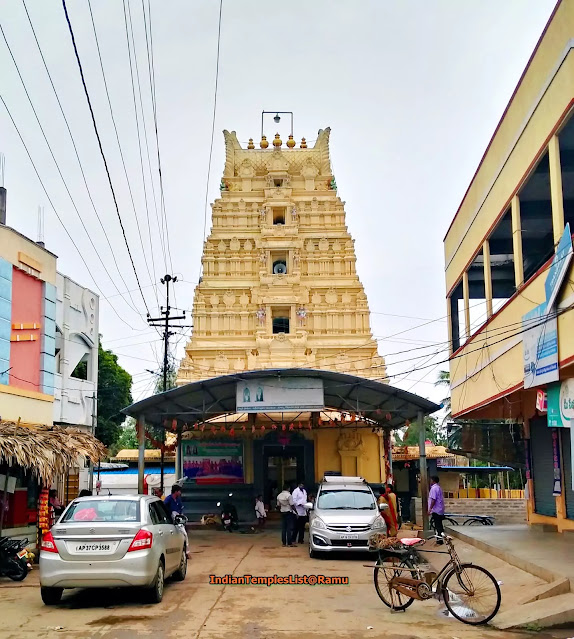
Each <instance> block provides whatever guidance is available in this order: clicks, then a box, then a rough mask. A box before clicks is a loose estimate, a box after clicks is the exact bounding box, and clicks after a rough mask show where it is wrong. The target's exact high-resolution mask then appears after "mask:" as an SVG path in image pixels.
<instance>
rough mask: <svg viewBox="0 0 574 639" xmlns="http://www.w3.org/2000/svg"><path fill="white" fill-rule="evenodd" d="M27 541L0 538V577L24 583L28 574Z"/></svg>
mask: <svg viewBox="0 0 574 639" xmlns="http://www.w3.org/2000/svg"><path fill="white" fill-rule="evenodd" d="M27 544H28V540H27V539H11V538H9V537H2V538H0V575H1V576H4V577H9V578H10V579H12V581H23V580H24V579H26V576H27V574H28V568H29V564H28V550H27V549H26V546H27Z"/></svg>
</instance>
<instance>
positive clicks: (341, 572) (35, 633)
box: [0, 530, 574, 639]
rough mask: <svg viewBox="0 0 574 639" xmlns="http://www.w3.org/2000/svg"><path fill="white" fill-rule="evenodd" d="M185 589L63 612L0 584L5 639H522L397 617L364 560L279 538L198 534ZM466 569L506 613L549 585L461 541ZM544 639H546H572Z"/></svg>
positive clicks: (432, 611)
mask: <svg viewBox="0 0 574 639" xmlns="http://www.w3.org/2000/svg"><path fill="white" fill-rule="evenodd" d="M190 541H191V548H192V560H191V563H190V570H189V572H188V575H187V579H186V580H185V581H184V582H181V583H169V584H168V585H167V586H166V591H165V597H164V600H163V602H162V603H161V604H159V605H157V606H154V605H148V604H145V605H144V604H141V603H140V599H141V593H139V592H137V591H123V590H115V591H113V590H109V591H93V590H92V591H90V590H84V591H80V590H78V591H69V592H66V593H65V595H64V598H63V600H62V604H61V605H59V606H55V607H46V606H44V605H43V604H42V602H41V600H40V593H39V588H38V571H37V570H34V571H33V572H32V573H31V574H30V575H29V577H28V578H27V579H26V580H25V581H24V582H22V583H21V584H15V583H12V582H8V581H6V580H4V579H1V580H0V638H1V639H26V638H29V637H35V638H36V639H44V638H46V637H50V638H53V637H56V636H58V635H61V636H65V637H68V638H74V639H75V638H78V639H79V638H81V639H92V638H93V639H96V638H98V639H100V638H101V639H132V638H136V637H153V638H154V639H160V638H162V637H178V638H179V637H186V639H187V638H189V639H221V638H223V637H226V638H229V637H233V638H235V637H239V638H241V639H271V638H272V637H273V638H275V637H279V638H280V639H323V638H325V639H326V638H327V637H328V638H329V639H333V638H342V639H351V638H352V639H366V638H369V639H383V638H385V639H399V638H400V639H411V638H412V639H423V638H424V639H439V638H440V639H454V638H457V639H479V638H482V637H488V638H491V639H502V638H505V639H506V638H508V639H518V638H519V637H521V638H523V637H524V634H523V633H520V634H518V633H512V632H503V631H498V630H495V629H493V628H487V627H478V628H472V627H471V626H465V625H464V624H462V623H460V622H458V621H456V620H455V619H448V618H446V617H445V616H444V614H443V613H441V612H440V607H439V604H438V603H437V602H436V601H434V600H431V601H427V602H414V604H413V605H412V606H411V607H410V608H409V609H408V611H407V612H406V613H399V614H391V613H390V611H389V610H388V609H387V608H386V607H385V606H384V605H383V604H382V602H381V601H380V600H379V598H378V597H377V595H376V592H375V589H374V586H373V571H372V570H371V569H370V568H365V567H363V564H365V563H370V561H371V560H369V559H368V558H365V557H353V558H348V557H347V558H345V557H342V556H338V557H329V558H327V559H309V556H308V552H307V546H298V547H296V548H282V547H281V546H280V544H279V532H278V531H271V530H270V531H267V532H265V533H263V534H259V535H241V534H229V533H223V532H214V531H206V530H204V531H191V532H190ZM456 546H457V549H458V552H459V554H460V555H461V558H462V560H463V561H471V560H472V561H474V562H476V563H478V564H481V565H483V566H485V567H486V568H488V569H489V570H490V571H492V573H493V574H494V575H495V576H496V578H497V579H499V580H500V581H501V582H502V585H501V590H502V596H503V599H502V608H501V610H502V611H505V610H509V609H512V608H513V607H514V606H516V604H517V602H518V601H519V600H520V599H521V598H523V597H524V596H525V595H527V594H528V593H529V592H531V591H532V590H533V589H535V588H537V587H540V586H541V585H542V584H543V583H544V582H543V581H542V580H541V579H539V578H537V577H534V576H532V575H530V574H527V573H525V572H523V571H521V570H519V569H518V568H515V567H513V566H510V565H508V564H506V563H504V562H503V561H501V560H500V559H497V558H496V557H492V556H489V555H487V554H486V553H484V552H482V551H480V550H478V549H476V548H473V547H471V546H469V545H467V544H464V543H462V542H459V541H457V542H456ZM227 574H233V575H236V576H240V575H245V574H252V575H266V576H269V575H274V574H277V575H283V576H285V575H289V574H298V575H314V574H323V575H327V576H345V577H349V580H350V583H349V585H332V586H327V585H321V586H319V585H316V586H310V585H273V586H270V587H267V586H251V585H249V586H247V585H242V586H233V585H210V583H209V582H210V575H219V576H223V575H227ZM573 634H574V633H573V632H568V631H553V632H550V631H547V632H541V633H538V634H537V635H536V636H537V638H539V639H542V638H544V639H549V638H550V637H557V638H565V637H571V636H573Z"/></svg>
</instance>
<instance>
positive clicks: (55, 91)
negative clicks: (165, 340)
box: [0, 0, 139, 313]
mask: <svg viewBox="0 0 574 639" xmlns="http://www.w3.org/2000/svg"><path fill="white" fill-rule="evenodd" d="M22 4H23V5H24V10H25V12H26V16H27V17H28V22H29V23H30V28H31V29H32V33H33V35H34V40H35V41H36V46H37V47H38V52H39V53H40V57H41V58H42V62H43V63H44V68H45V69H46V73H47V74H48V79H49V80H50V84H51V85H52V90H53V91H54V95H55V97H56V101H57V102H58V106H59V107H60V112H61V113H62V117H63V118H64V122H65V123H66V128H67V129H68V134H69V136H70V140H71V142H72V146H73V147H74V153H75V154H76V159H77V161H78V165H79V167H80V173H81V174H82V179H83V180H84V185H85V186H86V191H87V192H88V198H89V200H90V203H91V205H92V209H93V210H94V213H95V214H96V218H97V220H98V222H99V223H100V226H101V228H102V231H103V233H104V236H105V238H106V241H107V243H108V246H109V248H110V252H111V254H112V258H113V260H114V263H115V265H116V269H117V271H118V273H119V276H120V279H121V280H122V282H123V283H124V286H125V287H126V288H127V286H128V285H127V283H126V281H125V279H124V277H123V275H122V271H121V269H120V267H119V264H118V262H117V259H116V256H115V253H114V249H113V247H112V245H111V242H110V238H109V237H108V234H107V232H106V229H105V227H104V225H103V223H102V219H101V218H100V215H99V213H98V210H97V208H96V205H95V203H94V199H93V197H92V192H91V191H90V187H89V186H88V181H87V179H86V174H85V172H84V167H83V165H82V161H81V160H80V154H79V152H78V147H77V146H76V141H75V139H74V136H73V134H72V129H71V128H70V124H69V122H68V118H67V117H66V113H65V111H64V107H63V106H62V102H61V101H60V96H59V95H58V91H57V90H56V86H55V85H54V81H53V80H52V75H51V73H50V70H49V68H48V64H47V62H46V59H45V57H44V53H43V51H42V47H41V46H40V42H39V41H38V36H37V35H36V30H35V29H34V25H33V23H32V18H31V17H30V13H29V12H28V7H27V6H26V2H25V0H23V1H22ZM0 29H1V27H0ZM2 35H4V31H2ZM4 41H5V42H6V36H5V35H4ZM6 45H7V46H8V50H9V51H10V55H11V56H12V60H13V61H14V64H15V66H16V70H17V71H18V75H19V76H20V80H21V81H22V84H24V80H23V78H22V76H21V74H20V71H19V69H18V65H17V64H16V60H15V59H14V56H13V54H12V51H11V50H10V46H9V45H8V42H6ZM24 88H25V87H24ZM26 94H28V92H27V91H26ZM28 100H29V101H30V104H31V100H30V96H29V95H28ZM31 106H32V109H33V110H34V106H33V105H32V104H31ZM36 119H38V117H37V116H36ZM42 133H43V131H42ZM44 138H46V136H44ZM50 152H51V150H50ZM52 157H53V154H52ZM58 172H60V169H59V167H58ZM60 176H61V177H62V179H63V176H62V174H61V172H60ZM68 194H70V193H69V191H68ZM70 197H71V196H70ZM72 203H73V204H74V208H75V209H76V212H77V213H78V216H79V217H80V221H81V222H82V226H83V227H84V230H85V231H86V234H87V235H88V238H89V239H90V243H91V244H92V246H93V248H94V250H95V251H96V254H97V256H98V258H99V260H100V262H101V264H102V266H103V267H104V270H105V272H106V274H107V276H108V277H109V278H110V281H111V282H112V284H113V285H114V287H115V289H116V290H117V291H118V294H120V295H121V293H120V289H119V288H118V286H117V285H116V283H115V279H114V278H112V276H111V275H110V273H109V272H108V269H107V268H106V265H105V263H104V261H103V260H102V258H101V256H100V254H99V252H98V250H97V249H96V247H95V245H94V243H93V241H92V239H91V237H90V235H89V233H88V230H87V228H86V226H85V224H84V223H83V220H82V218H81V216H80V212H79V211H78V208H77V207H76V205H75V203H74V202H72ZM128 295H129V297H130V300H131V302H132V304H133V306H132V309H133V310H134V311H135V312H136V313H139V311H138V310H137V308H135V302H134V300H133V298H132V296H131V293H130V292H129V291H128ZM122 298H123V299H124V300H125V301H126V303H128V302H127V300H126V299H125V298H124V297H123V295H122ZM128 306H129V303H128Z"/></svg>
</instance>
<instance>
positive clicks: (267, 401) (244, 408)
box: [236, 377, 325, 413]
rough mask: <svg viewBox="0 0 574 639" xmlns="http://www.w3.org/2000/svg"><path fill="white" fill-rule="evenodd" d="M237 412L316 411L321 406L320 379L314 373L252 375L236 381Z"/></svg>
mask: <svg viewBox="0 0 574 639" xmlns="http://www.w3.org/2000/svg"><path fill="white" fill-rule="evenodd" d="M236 401H237V407H236V410H237V412H238V413H262V412H270V411H275V412H283V411H288V410H297V411H302V410H310V411H319V410H323V409H324V408H325V400H324V393H323V380H322V379H317V378H314V377H285V378H276V377H269V378H266V377H264V378H254V379H250V380H245V381H243V380H242V381H239V382H237V397H236Z"/></svg>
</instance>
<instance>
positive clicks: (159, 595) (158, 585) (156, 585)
mask: <svg viewBox="0 0 574 639" xmlns="http://www.w3.org/2000/svg"><path fill="white" fill-rule="evenodd" d="M164 584H165V571H164V567H163V563H162V562H161V561H160V562H159V565H158V567H157V572H156V574H155V578H154V580H153V584H152V585H151V586H150V588H148V592H147V599H148V601H149V602H150V603H154V604H158V603H161V600H162V599H163V588H164Z"/></svg>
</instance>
